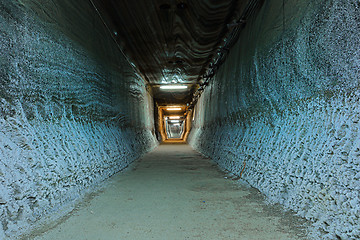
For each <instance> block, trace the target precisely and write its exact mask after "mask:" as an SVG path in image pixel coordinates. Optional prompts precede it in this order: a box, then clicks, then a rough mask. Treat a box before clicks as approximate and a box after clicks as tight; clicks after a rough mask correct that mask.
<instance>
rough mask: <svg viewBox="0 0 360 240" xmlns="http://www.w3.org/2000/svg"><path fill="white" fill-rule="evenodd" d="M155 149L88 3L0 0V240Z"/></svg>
mask: <svg viewBox="0 0 360 240" xmlns="http://www.w3.org/2000/svg"><path fill="white" fill-rule="evenodd" d="M155 144H156V142H155V138H154V136H153V103H152V98H151V96H150V95H149V93H148V92H147V91H146V88H145V84H144V82H143V80H141V78H140V77H138V76H137V75H136V74H135V73H134V71H133V69H132V68H131V67H130V66H129V64H128V63H127V62H126V60H125V59H124V57H123V56H122V55H121V54H120V52H119V50H118V49H117V46H116V44H115V43H114V41H113V39H112V38H111V37H110V35H109V32H108V31H107V29H106V28H105V27H104V25H103V24H102V22H101V21H100V19H99V17H98V15H97V14H96V12H95V11H94V9H93V8H92V6H91V4H90V2H89V1H85V0H82V1H76V4H75V3H74V1H70V0H69V1H66V0H65V1H64V0H62V1H45V0H44V1H31V0H25V1H20V0H19V1H12V0H0V239H4V238H5V239H6V238H10V239H14V238H15V237H16V236H18V235H19V234H21V233H24V232H27V231H28V230H30V229H31V228H32V227H33V226H35V225H36V224H37V223H39V222H40V220H41V219H42V218H44V216H49V215H52V214H54V213H55V212H57V211H58V210H59V209H60V208H64V207H66V206H68V205H69V204H71V203H72V202H73V201H74V200H76V199H79V197H81V196H82V195H83V192H84V190H85V189H89V188H90V187H91V186H94V185H95V184H96V183H99V182H101V181H102V180H104V179H106V178H108V177H109V176H111V175H112V174H114V173H116V172H118V171H119V170H121V169H123V168H125V167H127V166H128V164H130V163H131V162H132V161H133V160H134V159H136V158H138V157H139V156H140V155H141V154H143V153H144V152H146V151H148V150H150V149H151V148H152V147H154V146H155Z"/></svg>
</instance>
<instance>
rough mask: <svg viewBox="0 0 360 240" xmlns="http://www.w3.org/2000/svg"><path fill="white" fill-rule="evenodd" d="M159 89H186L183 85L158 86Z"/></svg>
mask: <svg viewBox="0 0 360 240" xmlns="http://www.w3.org/2000/svg"><path fill="white" fill-rule="evenodd" d="M160 88H161V89H186V88H187V86H185V85H164V86H160Z"/></svg>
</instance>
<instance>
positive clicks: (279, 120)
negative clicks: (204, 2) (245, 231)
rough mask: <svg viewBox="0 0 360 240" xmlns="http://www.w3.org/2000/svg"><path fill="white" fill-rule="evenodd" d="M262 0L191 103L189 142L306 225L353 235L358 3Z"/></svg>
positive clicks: (321, 235)
mask: <svg viewBox="0 0 360 240" xmlns="http://www.w3.org/2000/svg"><path fill="white" fill-rule="evenodd" d="M282 4H283V2H282V1H277V0H271V1H266V3H265V4H264V6H263V8H262V10H261V11H260V12H259V13H258V14H257V15H256V16H254V17H253V19H248V21H247V26H246V28H245V29H244V30H243V32H242V34H241V36H240V39H239V41H238V43H237V44H236V45H235V46H234V47H233V48H232V49H231V53H230V55H229V57H228V59H227V61H226V62H225V64H224V65H222V67H221V68H220V70H219V71H218V73H217V74H216V76H215V77H214V79H213V80H212V82H211V83H210V85H209V86H208V87H207V88H206V90H205V92H204V93H203V95H202V96H201V98H200V100H199V102H198V103H197V106H196V118H195V121H194V125H193V126H194V128H193V130H192V133H191V135H190V143H191V144H192V145H193V146H194V148H195V149H197V150H199V151H200V152H202V153H203V154H205V155H207V156H209V157H211V158H212V159H214V160H215V161H216V162H217V163H218V164H219V165H220V166H221V167H222V168H224V169H226V170H229V171H231V172H232V173H234V174H236V175H238V176H240V175H241V177H242V178H243V179H245V180H246V181H248V182H249V183H250V184H251V185H252V186H254V187H256V188H258V189H259V190H260V191H261V192H263V193H264V194H265V195H266V196H267V197H268V198H269V200H271V201H272V202H277V203H281V204H283V205H284V206H286V207H287V208H290V209H293V210H295V211H297V213H298V214H299V215H301V216H303V217H305V218H307V219H310V220H312V221H313V222H314V226H315V227H316V229H317V230H316V231H314V232H313V233H312V237H313V238H314V239H359V238H360V224H359V219H360V207H359V206H360V174H359V172H360V140H359V139H360V131H359V128H360V122H359V121H360V118H359V116H360V107H359V106H360V105H359V100H360V89H359V78H358V76H359V69H360V68H359V62H360V52H359V50H358V46H359V41H360V25H359V19H358V16H359V11H360V5H359V2H358V1H343V0H340V1H323V0H317V1H300V0H299V1H297V0H291V1H285V5H284V6H282Z"/></svg>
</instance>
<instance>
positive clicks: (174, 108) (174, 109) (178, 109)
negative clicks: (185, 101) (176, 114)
mask: <svg viewBox="0 0 360 240" xmlns="http://www.w3.org/2000/svg"><path fill="white" fill-rule="evenodd" d="M166 110H168V111H180V110H182V108H180V107H171V108H167V109H166Z"/></svg>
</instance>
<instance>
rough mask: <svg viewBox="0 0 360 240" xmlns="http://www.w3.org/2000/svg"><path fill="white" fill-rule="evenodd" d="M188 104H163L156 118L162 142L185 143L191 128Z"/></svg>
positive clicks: (158, 109)
mask: <svg viewBox="0 0 360 240" xmlns="http://www.w3.org/2000/svg"><path fill="white" fill-rule="evenodd" d="M187 110H188V107H187V106H186V105H161V106H158V107H157V118H156V119H155V121H156V125H157V129H158V132H159V135H160V136H161V139H159V140H160V142H162V143H169V142H179V143H185V142H186V140H187V136H188V135H189V132H190V129H191V117H190V114H189V113H188V111H187Z"/></svg>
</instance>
